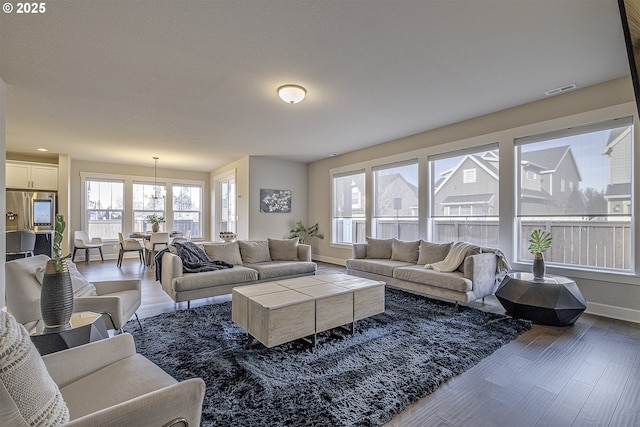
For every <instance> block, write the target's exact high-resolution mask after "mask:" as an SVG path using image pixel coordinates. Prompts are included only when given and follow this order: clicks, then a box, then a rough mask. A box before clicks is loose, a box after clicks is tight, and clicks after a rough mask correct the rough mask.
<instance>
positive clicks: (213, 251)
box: [204, 242, 242, 265]
mask: <svg viewBox="0 0 640 427" xmlns="http://www.w3.org/2000/svg"><path fill="white" fill-rule="evenodd" d="M204 251H205V252H206V253H207V255H208V256H209V258H211V261H224V262H226V263H228V264H233V265H241V264H242V257H240V245H238V242H229V243H214V244H211V245H204Z"/></svg>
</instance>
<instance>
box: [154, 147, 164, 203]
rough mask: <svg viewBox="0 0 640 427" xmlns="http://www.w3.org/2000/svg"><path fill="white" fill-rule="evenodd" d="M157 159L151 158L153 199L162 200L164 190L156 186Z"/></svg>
mask: <svg viewBox="0 0 640 427" xmlns="http://www.w3.org/2000/svg"><path fill="white" fill-rule="evenodd" d="M158 160H159V158H158V157H154V158H153V195H152V196H151V197H152V198H153V199H164V189H162V188H160V187H159V186H158Z"/></svg>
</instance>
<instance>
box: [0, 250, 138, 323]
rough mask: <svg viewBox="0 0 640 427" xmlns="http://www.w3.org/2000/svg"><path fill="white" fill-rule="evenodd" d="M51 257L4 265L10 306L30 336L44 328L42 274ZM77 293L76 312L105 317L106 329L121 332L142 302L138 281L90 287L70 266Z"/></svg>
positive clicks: (132, 280)
mask: <svg viewBox="0 0 640 427" xmlns="http://www.w3.org/2000/svg"><path fill="white" fill-rule="evenodd" d="M48 260H49V257H48V256H46V255H36V256H34V257H28V258H21V259H17V260H14V261H9V262H7V263H6V264H5V284H6V299H7V306H8V307H9V309H10V310H11V313H12V314H13V315H14V316H15V318H16V320H17V321H18V322H20V323H22V324H23V325H24V326H25V327H26V328H27V329H28V330H29V331H30V332H33V331H35V330H39V329H41V328H42V327H43V322H42V314H41V313H40V289H41V286H42V285H41V280H42V277H41V274H42V272H43V271H44V267H45V266H46V264H47V261H48ZM68 266H69V273H70V274H71V282H72V284H73V289H74V298H73V310H74V311H76V312H77V311H94V312H97V313H103V314H105V323H106V325H107V329H118V330H120V331H121V332H122V326H123V325H124V324H125V323H126V322H127V321H128V320H129V319H130V318H131V317H132V316H136V319H137V318H138V315H137V314H136V310H137V309H138V307H140V302H141V283H140V280H139V279H129V280H109V281H99V282H93V283H89V282H87V280H86V279H85V278H84V277H82V275H81V274H80V273H79V272H78V270H77V269H76V267H75V264H73V262H68Z"/></svg>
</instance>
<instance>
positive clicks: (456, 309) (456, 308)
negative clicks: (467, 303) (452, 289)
mask: <svg viewBox="0 0 640 427" xmlns="http://www.w3.org/2000/svg"><path fill="white" fill-rule="evenodd" d="M455 311H458V301H456V306H455Z"/></svg>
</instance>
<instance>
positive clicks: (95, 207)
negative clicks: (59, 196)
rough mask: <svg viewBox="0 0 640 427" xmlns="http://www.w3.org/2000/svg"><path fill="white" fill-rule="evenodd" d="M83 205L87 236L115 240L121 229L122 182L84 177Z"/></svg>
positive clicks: (122, 210) (122, 206)
mask: <svg viewBox="0 0 640 427" xmlns="http://www.w3.org/2000/svg"><path fill="white" fill-rule="evenodd" d="M85 206H86V211H85V212H86V215H87V217H86V224H87V232H88V233H89V236H91V237H101V238H102V239H116V240H117V239H118V233H121V232H122V231H123V218H124V215H123V213H124V182H123V181H111V180H100V179H86V180H85Z"/></svg>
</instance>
